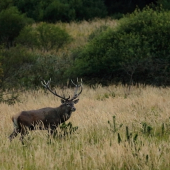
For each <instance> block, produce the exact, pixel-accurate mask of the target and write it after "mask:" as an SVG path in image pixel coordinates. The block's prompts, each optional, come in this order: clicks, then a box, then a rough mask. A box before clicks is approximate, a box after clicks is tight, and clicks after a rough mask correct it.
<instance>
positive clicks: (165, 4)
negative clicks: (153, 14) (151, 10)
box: [157, 0, 170, 10]
mask: <svg viewBox="0 0 170 170" xmlns="http://www.w3.org/2000/svg"><path fill="white" fill-rule="evenodd" d="M157 4H158V5H160V6H161V7H162V8H163V9H167V10H170V1H169V0H157Z"/></svg>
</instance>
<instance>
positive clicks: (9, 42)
mask: <svg viewBox="0 0 170 170" xmlns="http://www.w3.org/2000/svg"><path fill="white" fill-rule="evenodd" d="M30 21H31V20H29V19H28V18H26V17H25V16H24V15H23V14H21V13H20V12H19V11H18V9H17V8H16V7H10V8H7V9H6V10H2V11H1V12H0V44H4V45H5V46H6V47H8V48H9V47H10V46H13V41H14V39H15V38H16V37H17V36H18V35H19V33H20V31H21V30H22V29H23V28H24V26H25V25H26V24H27V23H28V22H30Z"/></svg>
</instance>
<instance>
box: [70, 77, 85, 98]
mask: <svg viewBox="0 0 170 170" xmlns="http://www.w3.org/2000/svg"><path fill="white" fill-rule="evenodd" d="M71 82H72V84H73V85H74V86H75V87H76V88H75V92H74V96H73V97H72V98H71V99H70V100H74V99H76V98H77V97H78V96H79V95H80V94H81V92H82V90H83V87H82V79H81V83H80V84H79V85H78V84H75V83H74V82H73V80H71ZM77 83H78V78H77ZM79 87H80V88H81V90H80V92H79V93H78V94H77V91H78V88H79Z"/></svg>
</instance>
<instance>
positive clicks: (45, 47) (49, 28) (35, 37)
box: [16, 23, 72, 52]
mask: <svg viewBox="0 0 170 170" xmlns="http://www.w3.org/2000/svg"><path fill="white" fill-rule="evenodd" d="M71 40H72V38H71V36H70V35H69V34H68V33H67V32H66V31H65V30H63V29H61V28H60V27H58V26H56V25H54V24H48V23H40V24H39V25H38V26H31V25H29V26H26V27H25V28H24V29H23V30H22V31H21V32H20V34H19V36H18V37H17V38H16V43H19V44H21V45H24V46H26V47H27V48H30V49H32V50H33V49H39V50H41V51H43V52H45V51H49V50H56V51H57V50H58V49H60V48H61V47H62V46H64V45H65V44H66V43H68V42H70V41H71Z"/></svg>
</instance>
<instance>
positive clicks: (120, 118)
mask: <svg viewBox="0 0 170 170" xmlns="http://www.w3.org/2000/svg"><path fill="white" fill-rule="evenodd" d="M56 90H57V92H58V93H61V90H60V89H58V88H57V89H56ZM65 93H66V94H68V93H69V94H72V93H73V90H71V89H70V90H67V92H65ZM113 94H114V95H113ZM99 96H102V97H99ZM20 99H21V101H22V103H17V104H15V105H14V106H8V105H6V104H3V103H2V104H0V116H1V119H0V131H1V133H0V143H1V145H0V153H1V154H0V169H2V170H3V169H4V170H9V169H12V170H15V169H16V170H18V169H26V170H29V169H30V170H33V169H37V170H39V169H41V170H46V169H67V170H68V169H69V170H75V169H77V170H79V169H83V170H84V169H109V170H110V169H135V170H136V169H142V170H143V169H169V168H170V137H169V135H170V120H169V117H170V114H169V113H170V89H169V88H154V87H150V86H146V87H142V86H141V87H138V88H137V87H133V88H131V91H130V92H128V95H127V88H126V87H123V86H121V85H118V86H114V85H113V86H109V87H101V86H100V85H98V86H96V87H94V88H89V87H86V86H84V89H83V92H82V94H81V95H80V101H79V103H78V104H77V105H76V108H77V110H76V112H74V113H73V115H72V117H71V118H70V120H69V121H70V122H72V124H73V126H78V127H79V128H78V130H77V131H76V132H75V133H74V134H72V135H70V136H66V137H64V138H56V139H55V138H51V141H50V142H49V139H48V137H47V132H46V131H34V132H31V133H30V134H29V135H28V136H27V137H26V138H25V145H22V144H21V142H20V141H19V136H18V137H16V138H15V139H14V140H13V141H12V143H10V142H9V141H8V136H9V135H10V133H11V132H12V130H13V125H12V121H11V116H12V115H14V114H16V113H18V112H20V111H22V110H32V109H38V108H43V107H47V106H51V107H57V106H59V105H60V100H59V99H58V98H57V97H55V96H53V95H52V94H50V93H45V92H44V91H42V90H39V91H36V92H33V91H29V92H25V93H23V94H21V96H20ZM113 116H115V122H114V121H113ZM69 121H68V122H69ZM108 121H110V125H111V126H110V125H109V124H108ZM145 125H146V128H145ZM163 125H164V126H163ZM115 127H116V129H115ZM147 127H150V128H152V130H150V131H149V130H148V129H147ZM126 128H128V132H129V139H128V138H127V133H126ZM118 134H119V135H120V138H121V141H119V140H118ZM136 134H137V137H136V139H135V136H136Z"/></svg>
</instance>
